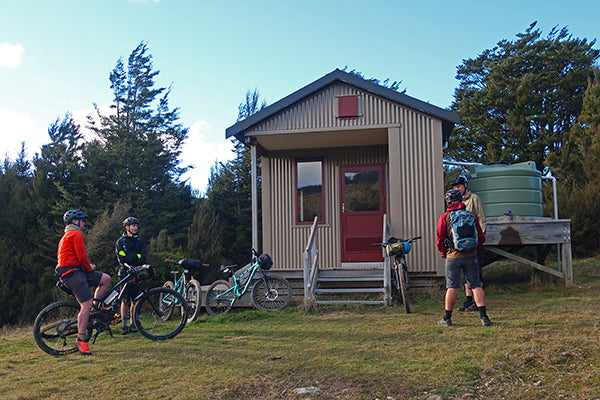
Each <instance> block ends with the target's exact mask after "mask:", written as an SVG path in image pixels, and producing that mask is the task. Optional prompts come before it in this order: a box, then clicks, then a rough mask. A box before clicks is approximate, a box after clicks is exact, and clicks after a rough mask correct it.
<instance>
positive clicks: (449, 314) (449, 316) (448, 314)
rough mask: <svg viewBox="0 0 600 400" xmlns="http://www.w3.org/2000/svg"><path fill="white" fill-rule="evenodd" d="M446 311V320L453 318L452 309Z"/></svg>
mask: <svg viewBox="0 0 600 400" xmlns="http://www.w3.org/2000/svg"><path fill="white" fill-rule="evenodd" d="M445 311H446V313H445V314H444V320H445V321H448V320H449V319H450V318H452V311H448V310H445Z"/></svg>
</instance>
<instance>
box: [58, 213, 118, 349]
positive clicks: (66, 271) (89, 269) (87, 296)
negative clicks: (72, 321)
mask: <svg viewBox="0 0 600 400" xmlns="http://www.w3.org/2000/svg"><path fill="white" fill-rule="evenodd" d="M86 218H88V216H87V214H86V213H84V212H83V211H81V210H69V211H67V212H66V213H65V214H64V215H63V222H64V223H65V232H64V234H63V236H62V237H61V239H60V242H59V243H58V251H57V263H56V268H55V270H56V274H57V275H58V276H59V277H60V280H61V281H62V283H63V284H64V285H65V286H66V287H67V288H69V289H71V291H72V292H73V295H74V296H75V298H76V299H77V302H78V303H79V306H80V309H79V314H78V315H77V339H76V340H75V345H76V346H77V350H79V352H80V353H81V354H84V355H90V354H92V353H91V352H90V348H89V345H88V342H89V340H90V335H89V333H88V330H87V324H88V320H89V317H90V313H91V310H92V305H93V300H94V299H93V297H92V293H91V291H90V287H91V286H92V287H96V291H95V293H94V296H95V297H96V298H100V297H102V296H103V295H104V294H105V293H106V292H107V291H108V289H109V288H110V276H109V275H108V274H105V273H103V272H100V271H97V270H96V266H95V265H94V264H90V262H89V260H88V257H87V252H86V250H85V240H84V237H83V232H84V229H85V225H86V223H87V221H86Z"/></svg>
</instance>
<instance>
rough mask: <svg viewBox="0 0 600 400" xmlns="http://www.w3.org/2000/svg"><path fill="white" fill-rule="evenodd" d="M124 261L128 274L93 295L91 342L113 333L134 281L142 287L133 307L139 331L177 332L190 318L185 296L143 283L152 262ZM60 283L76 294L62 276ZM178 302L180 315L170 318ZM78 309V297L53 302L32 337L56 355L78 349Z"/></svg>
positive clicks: (159, 335) (151, 335)
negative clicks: (135, 263)
mask: <svg viewBox="0 0 600 400" xmlns="http://www.w3.org/2000/svg"><path fill="white" fill-rule="evenodd" d="M125 265H126V266H127V267H128V271H127V275H126V276H124V277H123V279H121V280H120V281H119V282H117V283H116V284H115V285H114V286H113V287H112V288H111V289H110V290H109V291H108V292H107V293H106V294H105V295H104V296H102V297H101V298H98V299H96V298H95V299H94V305H93V307H92V312H91V314H90V319H89V321H88V326H87V332H88V334H89V336H90V339H91V342H92V343H95V342H96V338H97V337H98V335H99V334H100V333H102V332H105V331H108V333H109V334H110V336H111V337H112V336H113V333H112V330H111V326H115V325H117V324H118V323H119V321H120V320H121V315H120V303H121V301H120V300H121V297H122V296H123V292H124V288H125V285H126V284H129V285H135V286H136V287H137V288H139V290H140V291H141V293H140V294H139V295H138V296H137V297H136V298H135V299H134V300H133V301H135V302H137V303H136V305H135V307H134V310H133V323H134V324H135V327H136V328H137V330H138V332H140V333H141V334H142V335H143V336H145V337H146V338H148V339H151V340H165V339H171V338H173V337H175V336H177V335H178V334H179V333H180V332H181V331H182V330H183V328H184V327H185V323H186V321H187V309H188V307H187V303H186V301H185V299H184V298H183V296H181V295H180V294H179V293H177V292H176V291H174V290H171V289H168V288H164V287H157V288H154V289H147V288H145V287H144V286H143V285H141V283H140V281H141V280H143V279H146V278H147V277H148V276H149V275H150V274H151V271H153V270H152V269H151V267H150V266H149V265H143V266H139V267H132V266H130V265H127V264H125ZM57 286H58V287H59V288H61V289H62V290H64V291H65V292H67V294H69V295H71V296H72V295H73V293H72V292H71V290H70V289H68V288H67V287H65V286H64V285H62V282H60V280H59V281H58V282H57ZM176 304H181V305H182V307H181V309H182V312H181V316H180V317H178V318H173V319H169V318H167V315H171V312H172V309H173V308H174V307H175V305H176ZM79 310H80V306H79V303H77V302H76V301H73V300H62V301H56V302H54V303H51V304H49V305H48V306H46V307H45V308H44V309H43V310H42V311H40V313H39V314H38V315H37V317H36V319H35V322H34V324H33V337H34V338H35V342H36V343H37V345H38V346H39V347H40V349H42V350H43V351H45V352H46V353H48V354H50V355H53V356H61V355H66V354H70V353H75V352H76V351H77V347H76V346H75V339H76V338H77V315H78V314H79Z"/></svg>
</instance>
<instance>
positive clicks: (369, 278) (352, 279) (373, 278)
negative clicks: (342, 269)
mask: <svg viewBox="0 0 600 400" xmlns="http://www.w3.org/2000/svg"><path fill="white" fill-rule="evenodd" d="M317 282H383V276H367V277H357V276H354V277H353V276H348V277H331V278H325V277H321V276H319V277H318V278H317Z"/></svg>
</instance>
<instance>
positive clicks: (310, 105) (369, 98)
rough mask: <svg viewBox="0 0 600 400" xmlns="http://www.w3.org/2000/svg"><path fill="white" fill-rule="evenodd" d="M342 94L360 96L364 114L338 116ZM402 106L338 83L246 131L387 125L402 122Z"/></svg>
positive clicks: (250, 132) (248, 132) (248, 133)
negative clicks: (336, 111) (358, 115)
mask: <svg viewBox="0 0 600 400" xmlns="http://www.w3.org/2000/svg"><path fill="white" fill-rule="evenodd" d="M338 96H359V98H360V104H361V108H362V110H361V114H362V116H361V117H359V118H349V119H340V118H337V117H336V116H335V104H336V102H335V98H336V97H338ZM400 109H401V107H400V106H399V105H398V104H395V103H392V102H390V101H389V100H385V99H383V98H381V97H378V96H375V95H372V94H370V93H368V92H363V91H361V90H358V89H357V88H355V87H353V86H350V85H347V84H344V83H335V84H332V85H331V86H328V87H327V88H325V89H324V90H323V91H320V92H317V93H315V94H313V95H312V96H310V97H308V98H307V99H306V100H304V101H302V102H300V103H298V104H296V105H294V106H292V107H290V108H288V109H286V110H284V111H281V112H280V113H278V114H276V115H274V116H273V117H271V118H269V119H268V120H266V121H264V122H262V123H260V124H257V125H256V126H255V127H253V128H252V129H250V130H248V131H247V132H246V135H249V136H251V135H253V134H254V135H256V134H259V133H261V132H282V131H305V130H310V129H319V130H322V129H323V128H326V129H330V128H336V129H343V128H353V127H363V126H382V125H386V126H387V125H390V124H398V123H400V112H399V111H400Z"/></svg>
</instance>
